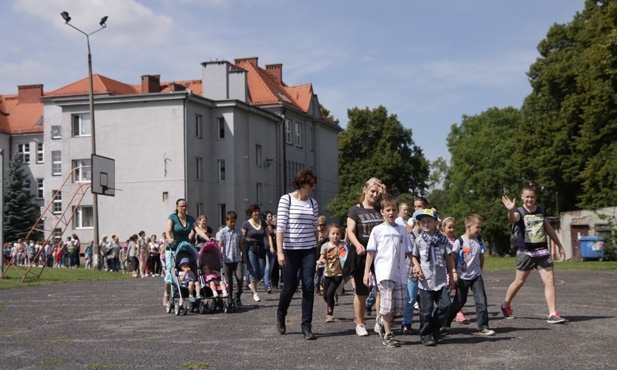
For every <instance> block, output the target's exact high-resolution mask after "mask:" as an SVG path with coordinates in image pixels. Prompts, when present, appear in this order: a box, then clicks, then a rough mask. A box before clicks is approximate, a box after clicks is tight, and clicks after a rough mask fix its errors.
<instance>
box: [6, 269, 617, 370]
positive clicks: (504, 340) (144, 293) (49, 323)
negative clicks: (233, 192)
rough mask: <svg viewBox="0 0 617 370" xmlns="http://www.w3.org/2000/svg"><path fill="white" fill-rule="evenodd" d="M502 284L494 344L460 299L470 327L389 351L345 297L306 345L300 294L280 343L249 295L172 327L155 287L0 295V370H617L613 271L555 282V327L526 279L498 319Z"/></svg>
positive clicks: (493, 314)
mask: <svg viewBox="0 0 617 370" xmlns="http://www.w3.org/2000/svg"><path fill="white" fill-rule="evenodd" d="M513 277H514V271H498V272H494V271H485V272H484V279H485V285H486V293H487V297H488V301H489V316H490V325H491V328H493V329H494V330H495V331H496V332H497V334H496V335H495V336H494V337H481V336H478V335H477V334H475V333H476V332H477V327H476V325H475V313H474V308H473V299H472V298H471V297H470V299H469V301H468V302H467V306H466V307H465V309H464V311H465V313H466V314H467V317H468V318H469V319H470V320H471V323H470V324H469V325H461V324H457V323H453V326H452V331H451V334H450V335H448V337H447V338H446V341H445V343H444V344H439V345H438V346H436V347H425V346H423V345H422V344H420V341H419V339H420V338H419V335H418V334H417V329H418V316H417V312H416V313H415V316H414V324H413V329H414V331H415V333H414V335H411V336H402V335H400V333H399V332H398V327H399V325H396V327H397V331H396V332H395V335H396V337H397V338H398V339H400V340H402V341H403V345H402V347H400V348H387V347H384V346H383V345H382V344H381V339H380V338H379V336H378V335H377V334H375V333H373V332H372V331H371V335H370V336H369V337H358V336H356V334H355V324H354V322H353V296H352V295H351V294H347V295H343V296H341V297H340V305H339V306H337V307H335V312H334V316H335V318H336V321H335V322H334V323H329V324H326V323H325V303H324V302H323V300H322V298H321V297H315V298H316V299H315V305H314V320H313V331H314V332H315V333H316V334H317V340H314V341H306V340H304V339H303V337H302V334H301V330H300V294H296V297H295V298H294V300H293V301H292V306H291V307H290V311H289V315H288V317H287V334H286V335H279V334H278V332H277V330H276V328H275V325H274V324H275V312H276V307H277V303H278V294H277V293H278V292H277V291H275V293H274V294H271V295H268V294H266V293H265V292H262V293H260V296H261V298H262V301H261V302H259V303H256V302H253V300H252V299H251V296H250V295H249V294H244V295H243V297H242V298H243V301H244V303H245V306H244V307H242V309H241V310H240V311H239V312H237V313H233V314H232V313H229V314H224V313H221V312H216V313H213V314H199V313H189V314H188V315H186V316H175V315H174V314H168V313H166V312H165V310H164V309H163V306H162V303H161V298H162V291H163V285H162V284H163V282H162V279H161V278H153V277H150V278H143V279H130V280H123V281H103V282H77V283H70V284H56V285H48V286H37V287H24V288H17V289H9V290H0V368H2V369H88V368H90V369H99V368H100V369H114V368H125V369H126V368H128V369H155V368H167V369H197V368H208V369H306V368H310V369H351V368H353V369H381V368H383V369H408V368H414V369H505V368H516V369H538V368H541V369H605V368H606V369H608V368H611V369H615V368H617V354H616V352H617V351H616V347H617V330H616V329H617V320H616V319H615V316H616V315H617V271H586V270H585V271H583V270H576V271H566V270H561V271H560V270H558V271H556V285H557V299H558V310H559V311H560V313H561V315H562V317H564V318H567V319H568V322H567V323H565V324H554V325H551V324H548V323H547V322H546V314H547V312H546V310H547V308H546V303H545V300H544V294H543V285H542V282H541V280H540V277H539V275H538V274H537V273H536V272H533V273H532V274H531V275H530V277H529V279H528V281H527V284H526V285H525V286H524V287H523V288H522V289H521V291H520V292H519V294H518V296H517V297H516V299H515V300H514V302H513V304H512V307H513V309H514V313H515V315H516V318H515V319H513V320H506V319H504V318H503V316H502V314H501V312H500V309H499V305H500V304H501V302H502V300H503V297H504V295H505V292H506V289H507V287H508V285H509V283H510V282H511V280H512V279H513ZM42 278H44V275H43V276H42ZM0 284H1V281H0ZM346 288H351V286H350V285H349V284H348V285H347V287H346ZM367 323H370V324H373V323H374V317H371V318H369V319H368V320H367ZM397 324H400V320H397ZM367 326H373V325H367Z"/></svg>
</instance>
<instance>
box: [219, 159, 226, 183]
mask: <svg viewBox="0 0 617 370" xmlns="http://www.w3.org/2000/svg"><path fill="white" fill-rule="evenodd" d="M218 163H219V182H225V160H224V159H219V161H218Z"/></svg>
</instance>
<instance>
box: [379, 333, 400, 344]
mask: <svg viewBox="0 0 617 370" xmlns="http://www.w3.org/2000/svg"><path fill="white" fill-rule="evenodd" d="M381 343H382V344H383V345H384V346H386V347H390V348H396V347H400V346H401V343H400V342H399V341H398V340H396V339H395V338H394V335H392V333H388V334H386V335H384V336H383V340H382V341H381Z"/></svg>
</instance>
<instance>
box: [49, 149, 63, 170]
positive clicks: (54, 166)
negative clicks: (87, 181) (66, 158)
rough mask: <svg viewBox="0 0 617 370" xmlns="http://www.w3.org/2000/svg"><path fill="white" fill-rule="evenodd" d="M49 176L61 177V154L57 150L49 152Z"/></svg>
mask: <svg viewBox="0 0 617 370" xmlns="http://www.w3.org/2000/svg"><path fill="white" fill-rule="evenodd" d="M51 174H52V176H60V175H62V152H61V151H59V150H54V151H52V152H51Z"/></svg>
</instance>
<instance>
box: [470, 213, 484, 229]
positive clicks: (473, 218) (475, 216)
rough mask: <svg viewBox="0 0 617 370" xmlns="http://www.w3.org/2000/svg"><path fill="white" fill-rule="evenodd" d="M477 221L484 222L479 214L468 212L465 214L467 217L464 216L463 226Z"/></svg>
mask: <svg viewBox="0 0 617 370" xmlns="http://www.w3.org/2000/svg"><path fill="white" fill-rule="evenodd" d="M478 222H484V219H483V218H482V216H480V215H479V214H477V213H470V214H468V215H467V217H465V226H466V227H467V226H469V225H475V224H477V223H478Z"/></svg>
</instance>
